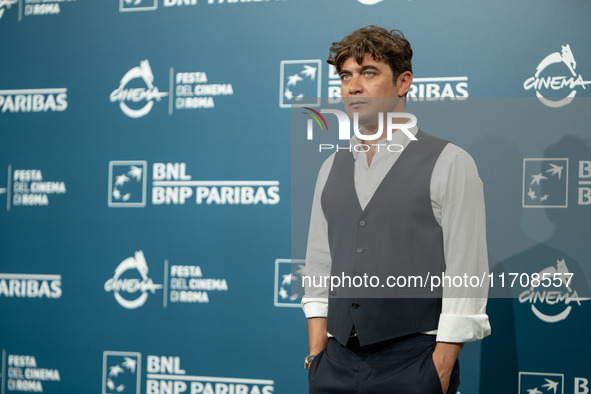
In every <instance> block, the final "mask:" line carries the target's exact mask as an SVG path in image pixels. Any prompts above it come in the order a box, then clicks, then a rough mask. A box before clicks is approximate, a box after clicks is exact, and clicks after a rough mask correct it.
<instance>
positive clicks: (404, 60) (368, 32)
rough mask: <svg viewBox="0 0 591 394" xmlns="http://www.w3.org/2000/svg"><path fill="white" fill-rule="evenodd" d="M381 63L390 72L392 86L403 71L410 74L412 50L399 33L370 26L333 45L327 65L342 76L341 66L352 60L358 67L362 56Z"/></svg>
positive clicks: (398, 31)
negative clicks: (388, 68)
mask: <svg viewBox="0 0 591 394" xmlns="http://www.w3.org/2000/svg"><path fill="white" fill-rule="evenodd" d="M367 53H369V54H370V55H371V57H372V58H373V59H374V60H376V61H380V60H383V61H384V62H385V63H387V64H388V65H389V66H390V68H391V69H392V74H393V75H394V83H396V79H397V78H398V76H399V75H400V74H402V73H403V72H405V71H410V72H411V73H412V64H411V59H412V49H411V47H410V43H409V42H408V40H407V39H406V38H404V35H403V34H402V32H401V31H400V30H396V29H394V30H390V31H388V30H386V29H384V28H383V27H379V26H375V25H371V26H367V27H362V28H361V29H357V30H355V31H354V32H353V33H351V34H350V35H348V36H347V37H345V38H344V39H343V40H341V41H337V42H333V43H332V46H331V47H330V53H329V55H328V60H327V62H328V63H329V64H332V65H333V66H335V67H336V69H337V72H341V69H342V67H343V63H344V62H345V60H347V59H348V58H350V57H352V58H353V59H355V60H356V61H357V63H359V64H361V63H362V62H363V57H364V56H365V54H367Z"/></svg>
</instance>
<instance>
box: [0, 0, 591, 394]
mask: <svg viewBox="0 0 591 394" xmlns="http://www.w3.org/2000/svg"><path fill="white" fill-rule="evenodd" d="M589 15H591V3H590V2H589V1H582V0H567V1H563V2H556V1H547V0H542V1H540V0H536V1H533V0H522V1H517V2H515V1H508V0H501V1H495V2H492V1H490V2H476V3H475V2H470V1H465V0H450V1H446V2H441V1H433V0H424V1H423V0H418V1H415V0H412V1H408V0H333V1H329V0H322V1H313V0H108V1H92V0H0V141H1V142H0V245H1V246H0V350H1V355H0V368H1V369H0V372H1V375H0V390H1V394H5V393H6V394H8V393H17V392H43V393H101V394H115V393H118V394H119V393H120V394H140V393H149V394H156V393H158V394H164V393H166V394H168V393H171V394H172V393H174V394H180V393H192V394H196V393H210V394H271V393H305V392H307V372H306V371H305V370H304V368H303V359H304V357H305V356H306V355H307V350H308V349H307V331H306V320H305V317H304V315H303V313H302V311H301V308H300V307H299V303H300V301H301V298H300V296H301V294H297V293H295V292H291V291H290V284H291V281H292V275H291V272H292V265H293V264H299V263H301V261H302V259H303V258H304V257H305V239H306V231H307V228H306V225H307V217H308V215H309V205H310V204H311V198H312V193H313V188H314V183H315V177H316V172H317V171H318V169H319V164H318V165H316V164H317V163H314V165H310V169H309V173H310V176H309V182H308V183H307V184H306V185H304V186H302V187H298V190H292V189H293V188H292V180H291V174H292V173H291V171H292V169H291V153H292V149H291V144H292V130H291V110H290V109H291V108H292V106H294V105H295V106H304V105H305V106H307V107H312V106H313V105H314V102H309V101H306V100H307V98H310V97H323V98H327V99H328V100H331V101H332V103H335V102H338V100H339V97H340V80H339V77H338V75H337V74H336V72H335V70H334V68H332V67H330V66H329V65H328V64H327V63H326V58H327V56H328V48H329V47H330V45H331V43H332V42H333V41H337V40H339V39H341V38H342V37H344V36H345V35H347V34H348V33H350V32H352V31H353V30H354V29H356V28H359V27H363V26H366V25H370V24H377V25H381V26H384V27H386V28H397V29H400V30H402V31H403V32H404V34H405V36H406V37H407V38H408V39H409V41H410V42H411V44H412V46H413V50H414V58H413V71H414V76H415V79H414V83H413V86H412V88H411V90H410V92H409V95H408V107H407V110H408V112H411V113H413V111H416V113H420V114H424V121H422V119H423V118H422V117H421V116H418V119H419V126H420V127H421V128H422V129H423V130H425V131H426V132H429V133H431V134H434V135H437V136H440V137H442V138H446V139H450V140H451V141H453V142H454V143H456V144H457V145H459V146H461V147H462V148H464V149H466V150H467V151H468V152H470V153H471V154H472V156H473V157H474V159H475V161H476V163H477V165H478V167H479V172H480V176H481V178H482V180H483V183H484V188H485V194H486V204H487V220H488V225H487V228H488V247H489V261H490V267H491V273H492V275H493V277H494V280H495V282H494V285H496V288H494V289H492V290H491V295H492V296H494V298H491V300H490V301H489V308H488V312H489V315H490V320H491V325H492V335H491V336H490V337H489V338H487V339H485V340H484V341H482V342H478V343H471V344H467V345H466V346H465V348H464V350H463V352H462V355H461V363H462V367H461V368H462V371H461V379H462V383H461V386H460V392H461V393H463V394H466V393H519V394H530V393H551V394H558V393H560V394H564V393H576V394H587V393H589V392H590V387H591V367H589V354H590V352H591V338H590V337H589V335H588V334H587V332H586V331H587V329H588V327H589V326H591V301H590V298H589V297H590V294H589V285H588V281H589V279H590V278H591V261H590V257H589V256H590V254H591V246H589V241H588V239H589V234H590V232H589V228H588V223H589V222H590V221H591V144H590V141H589V140H590V137H591V133H590V126H589V125H590V124H591V122H590V121H591V116H590V113H591V111H589V110H590V109H591V106H590V104H591V102H590V101H589V100H591V99H589V97H590V96H591V94H590V93H591V51H590V46H589V37H590V36H591V27H590V26H591V25H590V24H589ZM487 100H490V101H487ZM511 100H516V101H511ZM438 103H439V104H441V105H442V106H441V105H439V106H438V105H437V104H438ZM453 104H460V110H462V111H468V112H469V113H470V115H471V116H470V119H469V120H468V119H466V120H465V121H464V122H462V119H463V115H462V113H461V112H453V111H458V107H455V106H453ZM446 105H451V106H452V107H450V109H449V111H451V112H448V110H447V109H446V108H447V107H445V106H446ZM461 105H464V107H462V106H461ZM516 108H519V109H520V110H519V111H516V110H515V109H516ZM521 109H523V110H521ZM450 113H453V115H449V114H450ZM434 114H437V115H434ZM475 114H479V115H478V116H476V115H475ZM460 125H461V127H460ZM468 126H469V127H468ZM328 154H329V153H328V152H327V155H328ZM318 163H321V160H320V159H318ZM296 192H297V195H298V196H309V200H307V201H308V202H307V204H308V205H307V206H305V207H304V208H303V213H302V214H301V217H303V218H306V219H305V220H303V222H306V224H303V225H302V226H300V227H293V226H292V211H291V205H292V204H291V202H292V198H293V196H294V194H293V193H296ZM304 200H305V198H304ZM304 200H303V201H304ZM304 205H305V204H304ZM306 210H307V211H306ZM293 228H298V229H299V230H298V231H293V233H292V229H293ZM513 273H527V274H528V275H526V277H525V278H524V277H523V276H515V277H514V276H512V275H511V274H513ZM532 273H539V274H542V275H543V274H544V273H548V274H554V273H560V274H572V275H573V276H574V278H573V281H572V282H571V283H563V282H562V281H559V282H558V283H556V282H555V283H552V286H551V287H543V286H539V285H535V284H534V283H533V282H532V283H530V282H529V279H531V274H532ZM515 278H517V280H518V281H519V280H522V281H523V280H524V279H525V280H528V282H527V283H525V284H524V283H523V282H522V283H521V287H522V288H525V289H521V290H520V291H519V292H516V291H515V287H514V286H511V283H509V282H511V281H512V280H514V279H515ZM501 279H502V280H504V281H505V282H506V283H503V285H502V286H501V285H500V283H501V282H500V281H501ZM513 283H514V282H513Z"/></svg>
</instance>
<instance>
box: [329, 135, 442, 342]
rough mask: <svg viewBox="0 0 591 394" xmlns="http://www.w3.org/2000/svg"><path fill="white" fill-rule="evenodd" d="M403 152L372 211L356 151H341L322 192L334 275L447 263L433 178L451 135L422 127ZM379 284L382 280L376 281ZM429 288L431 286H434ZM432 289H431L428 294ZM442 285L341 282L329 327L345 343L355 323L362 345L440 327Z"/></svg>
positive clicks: (414, 271)
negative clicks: (360, 193) (358, 187)
mask: <svg viewBox="0 0 591 394" xmlns="http://www.w3.org/2000/svg"><path fill="white" fill-rule="evenodd" d="M416 136H417V139H418V140H417V141H411V142H410V143H409V144H408V146H407V147H406V148H405V149H404V151H403V152H402V153H401V155H400V157H399V158H398V160H397V161H396V163H394V165H393V166H392V168H391V169H390V170H389V171H388V173H387V174H386V176H385V178H384V180H383V181H382V183H381V184H380V185H379V187H378V188H377V190H376V192H375V194H374V195H373V197H372V199H371V200H370V202H369V203H368V204H367V206H366V208H365V210H362V209H361V206H360V205H359V199H358V198H357V193H356V191H355V183H354V165H355V160H354V159H353V155H352V154H351V153H350V152H349V151H348V150H340V151H338V152H337V154H336V155H335V158H334V163H333V165H332V168H331V171H330V174H329V176H328V179H327V182H326V185H325V187H324V190H323V192H322V197H321V203H322V209H323V211H324V216H325V217H326V220H327V223H328V239H329V247H330V254H331V259H332V267H331V275H334V276H339V277H342V276H343V275H346V276H350V277H354V276H363V275H364V274H367V276H369V277H371V276H374V275H375V276H378V277H379V278H380V283H381V284H384V283H386V278H387V277H388V276H390V275H394V276H397V277H398V276H400V275H404V276H411V275H421V276H423V277H425V276H426V273H427V272H431V274H434V273H436V274H441V272H442V271H444V270H445V260H444V256H443V235H442V230H441V227H440V226H439V224H438V223H437V221H436V219H435V217H434V216H433V209H432V207H431V196H430V195H431V193H430V183H431V174H432V172H433V167H434V166H435V162H436V161H437V158H438V157H439V155H440V153H441V151H442V150H443V148H444V147H445V145H447V144H448V141H444V140H441V139H439V138H436V137H433V136H431V135H429V134H426V133H424V132H422V131H420V130H419V131H418V133H417V135H416ZM374 283H375V282H374ZM427 290H428V289H427ZM426 294H427V295H426ZM440 313H441V292H440V291H439V292H437V293H426V292H425V289H421V288H416V287H415V286H409V287H407V288H404V289H403V288H390V287H387V286H386V287H381V285H380V286H379V287H377V288H371V287H369V288H366V287H361V288H344V287H341V288H337V289H333V291H331V292H330V293H329V302H328V332H330V333H331V334H332V335H334V337H335V338H336V339H337V340H338V341H339V342H340V343H342V344H346V343H347V341H348V338H349V335H350V333H351V330H352V328H353V327H355V330H356V332H357V335H358V338H359V342H360V344H361V345H362V346H364V345H368V344H372V343H376V342H380V341H384V340H387V339H392V338H397V337H401V336H404V335H409V334H414V333H418V332H423V331H428V330H432V329H436V328H437V325H438V322H439V315H440Z"/></svg>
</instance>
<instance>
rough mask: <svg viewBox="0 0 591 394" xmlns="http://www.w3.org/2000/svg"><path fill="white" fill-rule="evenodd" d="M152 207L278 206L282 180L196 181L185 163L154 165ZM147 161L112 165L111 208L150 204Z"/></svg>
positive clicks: (114, 163)
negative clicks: (190, 204)
mask: <svg viewBox="0 0 591 394" xmlns="http://www.w3.org/2000/svg"><path fill="white" fill-rule="evenodd" d="M151 169H152V182H151V187H150V190H151V194H152V196H151V199H150V200H149V201H150V202H151V205H186V204H187V205H188V204H189V203H194V204H196V205H277V204H278V203H279V201H280V195H279V181H276V180H270V181H267V180H263V181H247V180H237V181H231V180H230V181H229V180H225V181H222V180H209V181H201V180H194V179H193V177H192V176H191V175H190V174H189V173H188V172H187V164H186V163H152V166H151ZM147 171H148V162H147V161H144V160H136V161H133V160H115V161H111V162H109V187H108V199H107V204H108V206H109V207H111V208H141V207H145V206H146V205H147V201H148V196H147V191H148V187H147V186H148V183H147V178H148V174H147Z"/></svg>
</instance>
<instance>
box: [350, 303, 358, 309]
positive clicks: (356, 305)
mask: <svg viewBox="0 0 591 394" xmlns="http://www.w3.org/2000/svg"><path fill="white" fill-rule="evenodd" d="M351 308H353V309H357V308H359V304H358V303H356V302H354V303H352V304H351Z"/></svg>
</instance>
